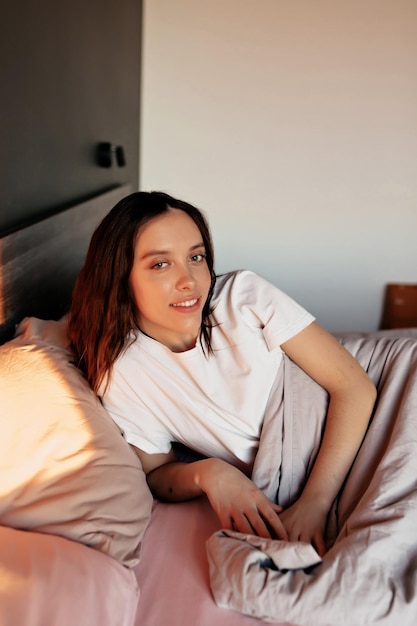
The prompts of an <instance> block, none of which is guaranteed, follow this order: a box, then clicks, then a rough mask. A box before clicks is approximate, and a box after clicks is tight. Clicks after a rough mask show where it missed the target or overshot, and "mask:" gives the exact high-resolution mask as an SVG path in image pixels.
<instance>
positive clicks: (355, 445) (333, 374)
mask: <svg viewBox="0 0 417 626" xmlns="http://www.w3.org/2000/svg"><path fill="white" fill-rule="evenodd" d="M281 347H282V349H283V350H284V352H285V353H286V354H287V355H288V356H289V357H290V358H291V359H292V360H293V361H294V362H295V363H297V365H299V366H300V367H301V368H302V369H303V370H304V371H305V372H306V373H307V374H308V375H309V376H311V378H313V379H314V380H315V381H316V382H317V383H319V384H320V385H321V386H322V387H324V388H325V389H326V390H327V391H328V393H329V396H330V402H329V407H328V412H327V418H326V425H325V430H324V435H323V440H322V444H321V447H320V450H319V453H318V455H317V459H316V461H315V464H314V466H313V469H312V472H311V474H310V476H309V478H308V481H307V483H306V485H305V487H304V490H303V492H302V494H301V496H300V498H299V499H298V501H297V502H296V503H295V504H294V505H293V506H292V507H290V508H289V509H287V510H286V511H284V512H283V513H282V514H281V515H280V517H281V520H282V521H283V522H284V525H285V527H286V529H287V532H288V534H289V537H290V540H294V541H295V540H303V541H308V542H312V543H313V544H314V545H315V546H316V548H317V549H318V551H319V553H321V554H323V553H324V541H323V534H324V529H325V524H326V519H327V515H328V512H329V510H330V507H331V505H332V503H333V501H334V499H335V497H336V495H337V493H338V492H339V490H340V488H341V486H342V484H343V482H344V480H345V478H346V475H347V473H348V472H349V469H350V467H351V465H352V463H353V460H354V458H355V456H356V454H357V452H358V450H359V447H360V445H361V443H362V440H363V437H364V435H365V432H366V429H367V427H368V423H369V419H370V417H371V414H372V410H373V406H374V403H375V399H376V389H375V387H374V385H373V383H372V381H371V380H370V378H369V377H368V375H367V374H366V372H365V371H364V370H363V368H362V367H361V366H360V365H359V363H358V362H357V361H356V360H355V359H354V358H353V357H352V355H351V354H350V353H349V352H348V351H347V350H346V349H345V348H343V346H342V345H341V344H340V343H339V342H338V341H337V339H335V338H334V337H333V336H332V335H330V334H329V333H328V332H327V331H325V330H324V329H323V328H321V327H320V326H319V325H318V324H316V323H312V324H311V325H310V326H308V327H307V328H306V329H305V330H303V331H301V332H300V333H299V334H298V335H296V336H295V337H294V338H292V339H290V340H289V341H287V342H285V343H284V344H283V345H282V346H281ZM306 419H308V416H306Z"/></svg>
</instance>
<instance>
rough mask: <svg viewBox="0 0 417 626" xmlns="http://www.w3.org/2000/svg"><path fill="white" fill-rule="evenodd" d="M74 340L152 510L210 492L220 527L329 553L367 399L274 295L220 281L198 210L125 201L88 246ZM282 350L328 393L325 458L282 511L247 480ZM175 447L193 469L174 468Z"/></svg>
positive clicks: (341, 356) (143, 197) (326, 340)
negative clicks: (328, 538)
mask: <svg viewBox="0 0 417 626" xmlns="http://www.w3.org/2000/svg"><path fill="white" fill-rule="evenodd" d="M69 335H70V338H71V341H72V344H73V348H74V350H75V353H76V356H77V358H78V361H79V365H80V367H81V368H82V369H83V371H84V372H85V375H86V377H87V380H88V381H89V383H90V384H91V386H92V388H93V390H94V391H95V392H96V393H97V394H98V395H99V396H100V397H101V399H102V402H103V404H104V406H105V408H106V409H107V410H108V412H109V413H110V415H111V416H112V417H113V419H114V420H115V422H116V423H117V424H118V425H119V426H120V428H121V429H122V432H123V434H124V437H125V438H126V440H127V441H128V442H129V443H130V444H131V445H132V447H133V448H134V449H135V451H136V453H137V454H138V456H139V458H140V460H141V463H142V466H143V469H144V471H145V473H146V475H147V479H148V483H149V485H150V488H151V490H152V491H153V493H154V495H155V496H156V497H157V498H159V499H163V500H166V501H179V500H185V499H189V498H194V497H197V496H200V495H202V494H206V496H207V497H208V499H209V501H210V503H211V505H212V507H213V509H214V510H215V512H216V513H217V516H218V517H219V520H220V522H221V524H222V527H223V528H229V529H231V528H234V529H236V530H239V531H241V532H244V533H254V534H257V535H259V536H262V537H270V536H276V537H278V538H280V539H284V540H291V541H297V540H302V541H307V542H311V543H312V544H313V545H314V546H315V547H316V549H317V551H318V552H319V553H320V554H323V553H324V551H325V544H324V531H325V526H326V519H327V515H328V512H329V509H330V507H331V505H332V502H333V500H334V499H335V497H336V495H337V493H338V491H339V489H340V487H341V485H342V483H343V481H344V479H345V477H346V475H347V473H348V471H349V468H350V466H351V464H352V462H353V459H354V457H355V455H356V453H357V451H358V448H359V446H360V444H361V442H362V439H363V436H364V433H365V431H366V428H367V425H368V422H369V418H370V416H371V412H372V408H373V405H374V401H375V396H376V391H375V388H374V386H373V384H372V382H371V381H370V379H369V378H368V376H367V375H366V373H365V372H364V371H363V369H362V368H361V367H360V366H359V365H358V363H357V362H356V361H355V359H354V358H353V357H352V356H351V355H350V354H349V353H348V352H347V351H346V350H345V349H344V348H343V347H342V346H341V345H340V344H339V342H338V341H337V340H336V339H335V338H333V337H332V336H331V335H330V334H329V333H327V332H326V331H325V330H323V329H322V328H321V327H320V326H319V325H318V324H317V323H316V322H315V321H314V318H313V317H312V316H311V315H310V314H309V313H307V312H306V311H305V310H304V309H303V308H302V307H300V306H299V305H298V304H296V303H295V302H294V301H293V300H292V299H291V298H289V297H288V296H286V295H285V294H284V293H282V292H281V291H280V290H279V289H277V288H276V287H274V286H273V285H271V284H270V283H268V282H267V281H265V280H264V279H262V278H261V277H260V276H257V275H256V274H254V273H252V272H248V271H238V272H231V273H229V274H225V275H223V276H219V277H216V275H215V272H214V256H213V247H212V242H211V236H210V232H209V228H208V225H207V223H206V220H205V218H204V216H203V215H202V214H201V212H200V211H199V210H198V209H196V208H195V207H193V206H191V205H190V204H188V203H185V202H182V201H180V200H177V199H175V198H172V197H171V196H168V195H167V194H164V193H160V192H151V193H146V192H137V193H133V194H131V195H130V196H128V197H127V198H125V199H123V200H122V201H120V202H119V203H118V204H117V205H116V206H115V207H114V208H113V209H112V211H110V213H109V214H108V215H107V216H106V217H105V218H104V220H103V221H102V223H101V224H100V225H99V226H98V228H97V230H96V232H95V233H94V235H93V237H92V240H91V244H90V247H89V251H88V254H87V258H86V261H85V265H84V267H83V269H82V271H81V273H80V275H79V277H78V280H77V284H76V286H75V290H74V294H73V301H72V306H71V310H70V314H69ZM283 352H285V353H286V354H287V355H288V356H289V357H290V358H291V359H292V360H293V361H294V362H296V363H297V364H298V365H299V366H300V367H301V368H302V369H303V370H304V371H305V372H306V373H307V374H309V375H310V376H311V377H312V378H313V379H314V380H315V381H317V383H319V384H320V385H321V386H322V387H324V388H325V389H326V390H327V392H328V394H329V407H328V413H327V418H326V426H325V431H324V435H323V440H322V445H321V449H320V451H319V454H318V456H317V459H316V461H315V464H314V467H313V469H312V471H311V473H310V476H309V478H308V480H307V482H306V485H305V487H304V489H303V492H302V494H301V496H300V497H299V499H298V500H297V501H296V502H295V503H294V504H293V505H292V506H291V507H289V508H288V509H287V510H285V511H282V509H281V507H279V506H278V505H275V504H273V503H272V502H270V501H269V500H268V499H267V498H266V496H264V494H263V493H262V492H261V491H260V490H259V489H258V488H257V487H256V486H255V485H254V483H253V482H252V481H251V480H250V478H249V476H250V474H251V469H252V465H253V462H254V458H255V454H256V450H257V446H258V442H259V436H260V431H261V427H262V421H263V416H264V411H265V408H266V404H267V402H268V401H269V402H270V400H271V398H270V393H271V389H272V388H273V383H274V380H275V378H276V375H277V371H278V368H279V367H280V365H281V361H282V354H283ZM277 402H278V399H277ZM306 419H308V416H306ZM175 442H177V443H180V444H184V445H186V446H187V447H188V448H191V449H192V450H194V451H196V452H197V453H199V454H200V455H201V457H199V458H198V460H195V461H193V462H188V463H185V462H181V461H179V460H178V459H177V456H176V454H175V452H174V449H173V443H175Z"/></svg>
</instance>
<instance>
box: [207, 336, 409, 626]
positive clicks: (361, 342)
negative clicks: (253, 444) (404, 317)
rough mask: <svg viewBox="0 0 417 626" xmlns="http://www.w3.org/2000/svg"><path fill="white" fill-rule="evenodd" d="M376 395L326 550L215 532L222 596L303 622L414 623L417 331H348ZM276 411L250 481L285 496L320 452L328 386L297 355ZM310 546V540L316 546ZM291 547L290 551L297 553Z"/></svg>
mask: <svg viewBox="0 0 417 626" xmlns="http://www.w3.org/2000/svg"><path fill="white" fill-rule="evenodd" d="M342 343H344V345H345V346H346V348H347V349H348V350H349V351H350V352H351V353H352V354H353V355H354V356H355V358H356V359H357V360H358V361H359V362H360V363H361V365H362V366H363V367H364V369H365V370H366V371H367V372H368V373H369V375H370V377H371V378H372V380H373V381H374V383H375V384H376V386H377V389H378V399H377V402H376V405H375V410H374V414H373V417H372V419H371V422H370V425H369V428H368V430H367V433H366V436H365V438H364V441H363V443H362V446H361V448H360V450H359V452H358V454H357V457H356V459H355V461H354V463H353V466H352V468H351V471H350V473H349V475H348V477H347V480H346V481H345V484H344V486H343V488H342V490H341V492H340V494H339V496H338V497H337V499H336V501H335V503H334V505H333V507H332V510H331V512H330V514H329V521H328V528H327V534H326V541H327V545H328V551H327V552H326V554H325V556H324V557H323V559H322V560H321V559H320V557H318V555H317V554H316V553H315V551H314V549H313V548H312V547H311V546H307V544H303V543H301V542H298V543H287V544H286V545H285V546H284V552H285V551H286V552H287V555H286V557H285V558H284V561H283V560H282V554H281V550H280V549H279V546H281V547H283V544H285V542H280V541H278V540H260V539H259V538H256V537H254V536H252V535H243V534H241V533H235V532H227V531H219V532H217V533H215V534H214V535H213V536H212V537H210V539H209V540H208V542H207V554H208V559H209V566H210V583H211V588H212V592H213V595H214V598H215V601H216V603H217V604H218V605H219V606H220V607H224V608H230V609H234V610H236V611H239V612H241V613H245V614H247V615H250V616H252V617H257V618H260V619H263V620H265V621H267V622H273V623H285V624H291V625H297V626H344V625H346V626H371V625H373V624H377V625H381V626H416V624H417V338H406V337H398V338H394V339H393V338H391V337H384V336H373V335H369V336H365V337H360V336H358V337H353V338H350V339H349V338H347V339H345V340H342ZM276 385H277V388H276V389H275V394H274V397H275V400H276V397H277V395H276V394H277V391H278V392H279V393H278V396H279V397H281V399H282V400H281V403H280V405H279V407H278V411H277V407H276V406H274V407H272V406H271V410H270V411H267V414H266V418H265V423H264V426H263V431H262V435H261V441H260V446H259V451H258V454H257V458H256V462H255V466H254V470H253V476H252V478H253V480H254V481H255V483H256V484H257V485H258V486H259V487H260V488H261V489H262V490H263V491H264V492H265V493H266V494H267V495H268V497H270V498H271V499H272V500H274V501H276V502H278V503H279V504H281V505H282V506H284V507H287V506H288V505H290V504H291V503H292V502H294V500H295V499H296V498H297V496H298V495H299V493H300V492H301V490H302V488H303V486H304V484H305V481H306V478H307V476H308V473H309V470H310V468H311V466H312V463H313V462H314V459H315V456H316V454H317V451H318V448H319V445H320V439H321V434H322V430H323V425H324V421H325V414H326V409H327V403H328V397H327V394H326V392H325V391H324V390H323V389H322V388H321V387H320V386H319V385H317V384H316V383H315V382H314V381H313V380H311V379H310V378H309V377H308V376H307V375H306V374H305V373H304V372H302V370H301V369H300V368H299V367H297V366H296V365H295V364H294V363H293V362H292V361H290V359H289V358H288V357H285V360H284V367H283V368H282V374H281V376H280V378H279V379H278V380H277V383H276ZM307 548H308V549H307ZM288 551H289V552H293V558H292V559H291V557H290V556H289V555H288Z"/></svg>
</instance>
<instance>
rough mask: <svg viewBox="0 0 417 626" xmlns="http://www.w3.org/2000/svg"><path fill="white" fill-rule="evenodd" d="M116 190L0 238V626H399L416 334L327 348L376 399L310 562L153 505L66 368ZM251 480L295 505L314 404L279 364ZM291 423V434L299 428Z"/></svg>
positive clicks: (415, 515)
mask: <svg viewBox="0 0 417 626" xmlns="http://www.w3.org/2000/svg"><path fill="white" fill-rule="evenodd" d="M129 192H130V188H129V186H121V187H117V188H115V189H112V190H110V191H108V192H106V193H103V194H101V195H100V196H98V197H96V198H92V199H90V200H88V201H86V202H83V203H80V204H77V205H76V206H73V207H71V208H69V209H67V210H65V211H62V212H60V213H58V214H56V215H52V216H49V217H47V218H45V219H43V220H41V221H39V222H37V223H35V224H31V225H28V226H26V227H24V228H22V229H21V230H20V231H17V232H14V233H11V234H9V235H7V236H5V237H3V238H2V239H0V260H1V266H0V344H1V345H0V372H1V376H0V407H1V409H0V410H1V419H2V437H1V438H0V467H1V476H2V489H1V491H0V623H1V625H2V626H55V625H56V626H67V625H68V626H69V625H70V624H71V626H73V624H77V625H78V626H84V625H85V626H87V625H88V626H163V625H165V624H167V625H168V624H169V626H214V625H216V626H256V625H259V624H260V623H263V622H264V623H275V624H279V625H281V626H283V625H285V624H287V625H293V626H294V625H296V626H335V625H336V624H337V625H338V626H341V625H344V624H346V625H348V624H349V625H352V624H354V625H355V626H362V625H363V626H370V625H372V624H378V625H379V624H381V625H387V626H388V625H393V626H394V625H395V626H397V624H399V623H401V624H402V625H403V626H414V625H415V623H416V622H417V578H416V576H417V574H416V573H417V532H416V529H417V454H416V450H417V374H416V372H417V330H416V329H401V330H391V331H379V332H375V333H367V334H366V333H360V332H358V333H345V334H340V335H339V339H340V341H342V342H343V343H344V344H345V345H346V347H347V348H348V349H349V350H350V351H351V352H352V353H353V354H354V355H355V356H356V358H357V359H358V360H359V361H360V362H361V363H362V365H363V367H365V369H367V370H368V372H369V373H370V375H371V377H373V379H374V381H375V383H376V384H377V386H378V390H379V399H378V403H377V406H376V410H375V414H374V417H373V420H372V422H371V424H370V427H369V430H368V433H367V435H366V437H365V440H364V443H363V446H362V448H361V450H360V452H359V454H358V456H357V458H356V460H355V463H354V465H353V467H352V470H351V472H350V474H349V476H348V479H347V481H346V483H345V485H344V487H343V489H342V491H341V494H340V496H339V497H338V499H337V501H336V502H335V504H334V506H333V508H332V511H331V513H330V515H329V524H328V532H327V541H328V548H329V550H328V552H327V553H326V555H325V557H324V558H323V559H320V557H318V555H317V554H316V553H315V551H314V550H313V549H312V548H311V546H308V545H306V544H283V542H278V541H266V540H259V539H257V538H256V537H253V536H251V535H242V534H240V533H234V532H231V531H225V530H222V529H221V528H220V527H219V523H218V521H217V518H216V516H215V514H214V513H213V511H212V510H211V508H210V506H209V503H208V502H207V501H206V499H205V498H200V499H197V500H192V501H189V502H184V503H178V504H166V503H163V502H158V501H155V500H154V499H153V498H152V496H151V494H150V492H149V490H148V487H147V484H146V479H145V476H144V474H143V472H142V469H141V467H140V463H139V461H138V459H137V457H136V455H135V454H134V453H133V452H132V451H131V449H130V448H129V446H128V445H127V444H126V443H125V441H124V440H123V437H122V436H121V433H120V431H119V430H118V428H117V427H116V425H115V424H114V423H113V422H112V420H111V419H110V418H109V416H108V415H107V414H106V412H105V411H104V409H103V407H102V406H101V405H100V403H99V402H98V401H97V400H96V398H95V397H94V396H93V394H92V392H91V390H90V389H89V388H88V385H87V384H86V382H85V380H84V379H83V378H82V376H81V374H80V373H79V371H78V370H77V368H76V367H75V366H74V364H73V362H72V355H71V352H70V350H69V347H68V344H67V340H66V337H65V332H64V328H65V326H64V323H63V320H62V317H63V315H64V314H65V311H66V309H67V306H68V304H69V300H70V294H71V290H72V287H73V284H74V280H75V277H76V275H77V273H78V271H79V269H80V267H81V265H82V262H83V259H84V255H85V252H86V249H87V246H88V242H89V239H90V236H91V234H92V232H93V230H94V228H95V226H96V225H97V224H98V222H99V221H100V220H101V218H102V217H103V216H104V215H105V214H106V213H107V212H108V210H109V209H110V208H111V207H112V206H113V205H114V204H115V203H116V202H117V201H118V200H119V199H120V198H121V197H124V196H125V195H127V194H128V193H129ZM277 384H279V385H281V387H282V397H283V402H282V406H281V409H280V415H279V419H278V420H277V419H274V420H269V419H268V412H267V416H266V419H265V424H264V427H263V431H262V435H261V442H260V448H259V453H258V456H257V459H256V463H255V467H254V474H253V479H254V480H255V482H256V483H257V484H258V485H259V486H260V487H261V488H262V489H263V490H264V491H265V493H267V494H268V495H269V497H271V498H272V499H276V500H278V501H279V502H280V503H282V504H284V505H286V504H289V503H290V502H292V501H293V500H294V498H296V497H297V494H298V493H299V491H300V489H301V488H302V485H303V482H304V481H305V478H306V476H307V475H308V471H309V467H310V466H311V462H312V460H313V459H314V456H315V454H316V451H317V448H318V445H319V441H320V434H321V432H322V427H323V420H324V415H325V411H326V403H327V397H326V394H325V393H324V391H323V390H322V389H321V388H320V387H318V386H317V385H316V384H315V383H314V382H313V381H311V379H308V377H306V375H305V374H304V373H303V372H301V371H300V370H299V368H297V367H296V366H295V365H294V364H293V363H291V361H289V360H288V359H285V365H284V368H283V371H282V376H281V377H280V379H279V380H278V381H277ZM307 414H308V423H306V420H305V419H304V420H303V416H304V418H305V415H307Z"/></svg>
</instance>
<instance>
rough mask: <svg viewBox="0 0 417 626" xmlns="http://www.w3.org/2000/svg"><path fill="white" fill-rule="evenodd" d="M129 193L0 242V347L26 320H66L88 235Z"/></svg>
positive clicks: (123, 189) (100, 199) (120, 191)
mask: <svg viewBox="0 0 417 626" xmlns="http://www.w3.org/2000/svg"><path fill="white" fill-rule="evenodd" d="M131 191H132V189H131V186H130V185H121V186H120V187H117V188H115V189H112V190H111V191H107V192H105V193H103V194H100V195H99V196H96V197H94V198H92V199H90V200H88V201H86V202H82V203H81V204H77V205H75V206H72V207H71V208H69V209H67V210H65V211H62V212H60V213H57V214H55V215H52V216H50V217H48V218H46V219H43V220H41V221H39V222H36V223H35V224H32V225H30V226H26V227H24V228H22V229H21V230H18V231H16V232H14V233H12V234H10V235H6V236H5V237H3V238H1V239H0V343H3V342H4V341H7V340H8V339H10V338H11V337H12V336H13V334H14V330H15V326H16V324H17V323H19V322H20V321H21V320H22V319H23V318H24V317H26V316H33V317H39V318H41V319H59V318H60V317H62V315H64V313H65V312H66V310H67V308H68V306H69V303H70V300H71V293H72V289H73V287H74V282H75V279H76V277H77V274H78V272H79V271H80V269H81V267H82V265H83V263H84V258H85V254H86V252H87V248H88V244H89V242H90V238H91V235H92V234H93V232H94V230H95V228H96V226H97V225H98V223H99V222H100V221H101V219H102V218H103V217H104V216H105V215H106V214H107V213H108V212H109V211H110V209H111V208H112V207H113V206H114V205H115V204H116V202H118V201H119V200H120V199H121V198H123V197H125V196H127V195H128V194H129V193H131Z"/></svg>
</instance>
